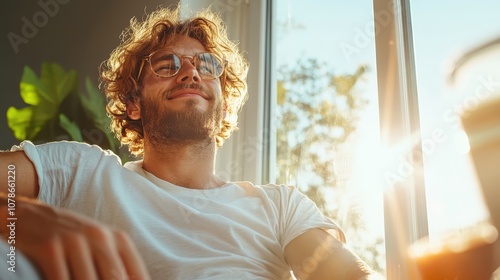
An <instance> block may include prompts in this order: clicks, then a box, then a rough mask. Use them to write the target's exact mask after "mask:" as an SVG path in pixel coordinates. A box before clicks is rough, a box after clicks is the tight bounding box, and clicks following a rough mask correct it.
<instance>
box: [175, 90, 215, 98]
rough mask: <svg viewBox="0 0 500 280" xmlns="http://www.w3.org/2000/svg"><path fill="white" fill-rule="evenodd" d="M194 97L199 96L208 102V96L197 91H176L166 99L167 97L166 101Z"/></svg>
mask: <svg viewBox="0 0 500 280" xmlns="http://www.w3.org/2000/svg"><path fill="white" fill-rule="evenodd" d="M196 96H200V97H202V98H203V99H206V100H208V99H209V98H208V96H207V95H206V94H205V93H204V92H202V91H200V90H197V89H182V90H176V91H174V92H173V93H172V94H170V95H169V96H168V97H167V100H172V99H176V98H181V97H196Z"/></svg>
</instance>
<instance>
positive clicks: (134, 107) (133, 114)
mask: <svg viewBox="0 0 500 280" xmlns="http://www.w3.org/2000/svg"><path fill="white" fill-rule="evenodd" d="M127 116H128V117H129V118H131V119H132V120H134V121H136V120H138V119H140V118H141V106H139V102H132V101H127Z"/></svg>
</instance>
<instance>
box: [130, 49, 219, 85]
mask: <svg viewBox="0 0 500 280" xmlns="http://www.w3.org/2000/svg"><path fill="white" fill-rule="evenodd" d="M160 51H161V50H157V51H154V52H152V53H150V54H149V55H148V56H146V57H145V58H143V59H142V60H141V66H140V67H139V72H138V73H137V81H139V79H140V78H141V73H142V70H143V69H144V63H145V62H146V61H147V62H148V63H149V68H150V69H151V72H152V73H153V74H154V75H155V76H156V77H158V78H171V77H174V76H175V75H177V74H179V72H180V71H181V69H182V66H183V65H184V59H185V58H187V59H189V62H190V63H191V64H192V65H193V66H195V68H196V71H197V72H198V74H199V75H200V77H201V79H203V80H215V79H217V78H220V77H221V76H222V75H223V74H224V73H225V72H226V63H227V61H226V60H225V59H222V58H221V57H220V56H219V55H217V54H216V53H213V52H199V53H196V54H194V55H179V54H177V53H175V52H172V51H169V52H166V53H168V54H170V53H171V54H174V55H176V56H177V57H179V59H180V64H181V65H180V67H179V69H178V70H177V72H175V73H174V74H172V75H170V76H163V75H159V74H157V73H156V72H155V71H154V69H153V65H152V64H151V57H152V56H153V55H155V54H156V53H157V52H160ZM207 53H208V54H211V55H213V56H214V57H215V58H216V59H217V60H218V61H219V62H220V64H221V65H222V71H221V72H220V74H219V75H218V76H217V77H214V78H211V77H209V78H207V77H205V76H203V75H201V74H200V72H199V71H198V67H196V64H195V59H196V58H197V57H198V55H200V54H207Z"/></svg>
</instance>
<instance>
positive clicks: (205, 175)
mask: <svg viewBox="0 0 500 280" xmlns="http://www.w3.org/2000/svg"><path fill="white" fill-rule="evenodd" d="M215 156H216V147H215V143H213V142H205V143H195V144H184V143H182V144H178V143H177V144H168V145H162V146H161V147H158V145H154V146H153V145H151V144H149V143H145V145H144V160H143V168H144V170H146V171H148V172H150V173H152V174H153V175H155V176H156V177H158V178H160V179H162V180H165V181H167V182H170V183H172V184H174V185H177V186H181V187H185V188H191V189H211V188H216V187H220V186H222V185H223V184H224V182H223V181H222V180H220V179H218V178H217V177H216V176H215V175H214V163H215Z"/></svg>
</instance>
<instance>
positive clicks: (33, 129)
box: [7, 106, 42, 140]
mask: <svg viewBox="0 0 500 280" xmlns="http://www.w3.org/2000/svg"><path fill="white" fill-rule="evenodd" d="M34 109H35V108H34V107H32V106H31V107H26V108H22V109H17V108H14V107H10V108H9V109H7V124H8V125H9V128H10V129H12V131H13V132H14V136H15V137H16V139H18V140H25V139H32V138H33V137H34V136H35V135H36V134H37V133H38V132H39V131H40V129H41V128H42V125H37V124H36V123H37V122H36V120H34V118H33V115H34V111H35V110H34ZM38 123H39V122H38Z"/></svg>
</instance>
